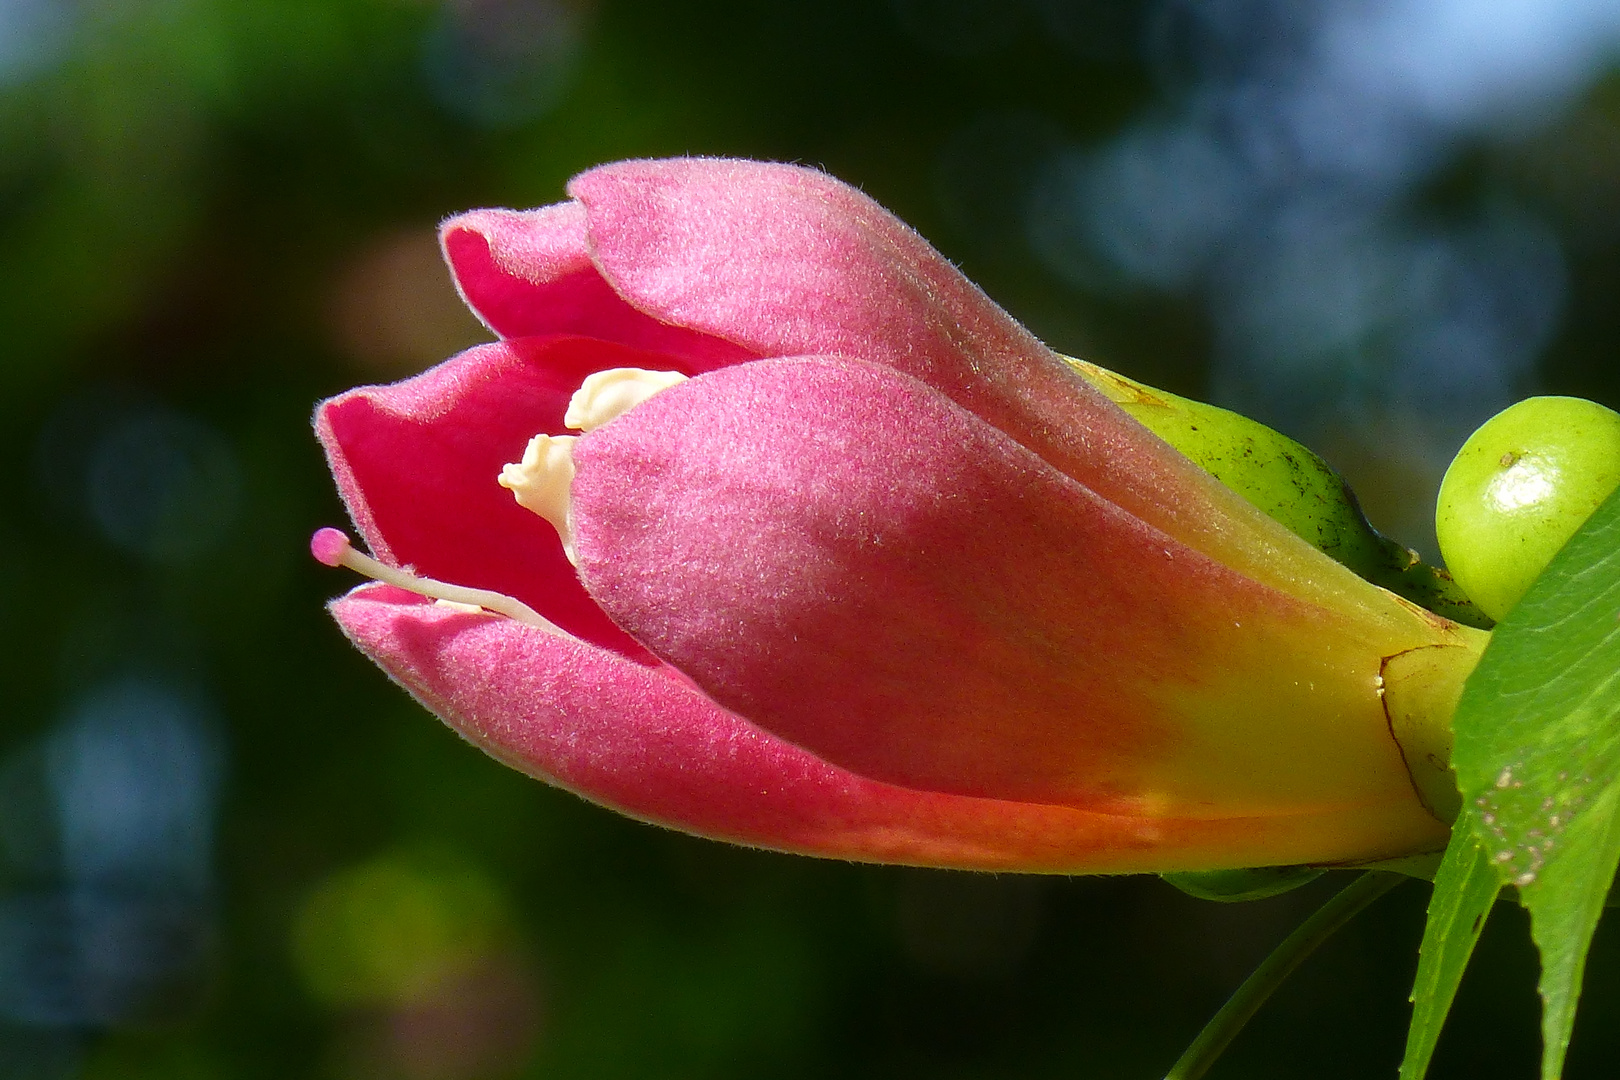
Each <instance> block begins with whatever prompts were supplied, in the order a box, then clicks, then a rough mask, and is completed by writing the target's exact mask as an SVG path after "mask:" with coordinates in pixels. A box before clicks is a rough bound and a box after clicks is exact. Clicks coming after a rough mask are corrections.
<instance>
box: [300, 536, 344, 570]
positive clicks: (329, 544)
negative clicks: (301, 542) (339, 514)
mask: <svg viewBox="0 0 1620 1080" xmlns="http://www.w3.org/2000/svg"><path fill="white" fill-rule="evenodd" d="M348 550H349V538H348V537H347V536H345V535H344V534H343V530H342V529H333V528H330V527H328V528H325V529H316V530H315V535H314V536H312V537H310V538H309V553H310V554H311V555H313V556H315V558H316V559H318V560H320V561H321V562H323V563H325V564H326V565H327V566H342V565H343V555H344V553H345V552H347V551H348Z"/></svg>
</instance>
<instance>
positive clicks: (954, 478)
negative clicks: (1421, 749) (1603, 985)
mask: <svg viewBox="0 0 1620 1080" xmlns="http://www.w3.org/2000/svg"><path fill="white" fill-rule="evenodd" d="M575 460H576V464H577V469H578V472H577V475H576V479H575V482H574V489H573V490H574V500H575V501H574V515H575V525H576V537H577V545H578V553H579V557H580V574H581V577H582V578H583V580H584V581H585V583H586V586H587V588H588V589H589V590H590V592H591V595H592V596H593V597H595V598H596V599H597V601H598V602H599V603H601V604H602V606H603V607H604V608H605V609H606V610H607V611H608V612H609V614H611V615H612V616H613V618H614V620H615V621H616V622H617V623H618V624H619V625H621V626H623V627H625V628H626V629H627V630H628V631H629V632H630V633H632V634H634V635H635V636H636V638H637V639H638V640H640V641H641V642H642V643H643V644H645V645H646V646H647V647H648V648H650V649H651V650H652V651H653V652H654V653H656V654H657V655H658V656H660V657H662V658H663V659H665V660H666V661H668V662H669V663H671V664H673V665H674V666H675V667H677V668H679V669H680V670H681V671H683V672H684V673H686V674H687V675H689V676H690V677H691V678H692V679H694V680H695V681H696V683H697V684H698V685H699V687H701V688H702V689H703V690H704V692H705V693H707V694H708V695H709V696H710V697H712V698H713V699H714V700H715V701H716V702H718V703H719V704H720V705H722V706H724V707H727V708H730V709H732V710H734V711H736V712H738V713H740V714H741V715H744V716H747V717H749V718H750V719H751V720H753V721H754V722H756V723H758V724H759V725H760V726H762V727H764V728H766V729H767V730H770V731H772V732H774V733H775V734H778V735H780V736H782V737H784V738H786V739H788V740H790V741H792V742H794V743H796V744H798V745H800V746H803V747H805V748H806V749H807V750H809V751H811V752H812V753H814V754H817V755H818V756H820V757H822V758H825V759H826V760H828V761H831V762H833V763H834V764H837V765H840V766H842V767H844V768H847V769H850V770H851V771H853V772H856V773H859V774H861V775H863V776H868V777H872V778H874V779H877V780H882V781H886V782H888V783H892V784H900V785H904V786H908V787H914V788H922V789H927V790H934V791H946V792H953V793H956V794H961V795H968V796H979V797H988V798H998V799H1018V800H1025V801H1041V802H1053V803H1063V804H1066V805H1070V806H1075V807H1079V808H1083V809H1090V810H1097V811H1104V812H1109V813H1124V814H1152V815H1162V816H1166V817H1240V816H1244V817H1246V816H1260V815H1264V814H1272V813H1277V814H1285V815H1294V814H1315V813H1325V812H1326V811H1327V810H1328V808H1330V807H1331V808H1337V809H1338V810H1339V811H1340V812H1341V813H1343V814H1345V815H1346V816H1355V815H1356V814H1359V813H1362V812H1366V813H1367V814H1368V816H1369V817H1373V816H1378V808H1386V807H1397V806H1402V807H1406V808H1407V822H1406V826H1407V830H1406V831H1407V836H1406V839H1410V838H1411V837H1412V836H1414V835H1417V836H1420V837H1430V834H1432V833H1433V831H1434V829H1435V828H1436V825H1437V823H1436V822H1435V821H1434V820H1433V819H1432V818H1430V817H1429V816H1428V815H1427V813H1426V812H1425V811H1424V810H1423V809H1422V806H1421V805H1420V804H1419V803H1418V802H1417V800H1416V799H1415V798H1414V797H1413V794H1412V789H1411V783H1410V780H1409V778H1408V776H1407V773H1406V770H1405V767H1404V765H1403V764H1402V759H1401V756H1400V753H1399V750H1398V748H1397V747H1396V745H1395V743H1394V740H1393V739H1392V738H1391V737H1390V735H1389V731H1388V728H1387V721H1386V719H1385V717H1384V715H1383V709H1382V706H1381V704H1380V701H1379V698H1378V696H1377V691H1376V687H1377V680H1378V676H1379V671H1380V666H1381V659H1382V656H1383V655H1388V654H1391V653H1393V652H1398V651H1401V649H1402V648H1404V647H1405V646H1404V645H1403V644H1398V643H1392V642H1391V641H1390V640H1388V639H1387V638H1377V637H1376V634H1377V627H1376V625H1366V624H1360V623H1355V622H1351V621H1350V620H1347V619H1345V618H1344V617H1342V616H1340V615H1337V614H1335V613H1333V612H1330V611H1326V610H1324V609H1320V608H1315V607H1311V606H1309V605H1305V604H1302V603H1301V602H1299V601H1297V600H1295V599H1293V598H1291V597H1288V596H1286V595H1284V594H1282V593H1279V592H1277V591H1275V590H1273V589H1271V588H1269V587H1267V586H1264V585H1261V584H1259V583H1257V582H1254V581H1252V580H1250V579H1248V578H1245V577H1243V576H1241V575H1239V574H1236V573H1234V572H1233V571H1231V570H1230V569H1228V568H1227V567H1224V566H1222V565H1220V564H1219V563H1216V562H1214V561H1212V560H1210V559H1208V558H1207V557H1205V556H1203V555H1200V554H1199V553H1198V552H1196V551H1193V550H1191V549H1189V548H1187V547H1186V546H1184V545H1182V544H1180V543H1178V542H1177V541H1175V540H1174V539H1172V538H1170V537H1169V536H1166V535H1165V534H1164V533H1162V532H1160V531H1158V530H1157V529H1154V528H1152V527H1151V526H1149V525H1147V524H1144V523H1143V522H1142V521H1140V520H1138V519H1136V518H1134V517H1132V516H1131V515H1129V514H1127V513H1125V512H1123V511H1122V510H1121V509H1120V508H1119V507H1117V506H1114V505H1113V504H1111V503H1109V502H1107V501H1106V500H1104V499H1102V498H1100V497H1099V496H1098V495H1097V494H1096V493H1094V492H1092V491H1090V490H1088V489H1087V488H1085V487H1083V486H1081V485H1080V484H1078V483H1076V482H1074V481H1073V480H1072V479H1071V478H1069V477H1067V476H1065V475H1064V474H1062V473H1060V472H1058V471H1057V470H1055V469H1053V468H1051V467H1050V466H1049V465H1047V464H1046V463H1045V462H1043V461H1041V460H1040V459H1039V458H1038V457H1036V456H1035V455H1033V454H1031V453H1030V452H1029V451H1028V450H1026V449H1025V448H1023V447H1022V446H1020V445H1019V444H1018V443H1016V442H1014V441H1013V440H1012V439H1010V438H1008V437H1007V436H1006V435H1005V434H1003V433H1002V432H999V431H997V430H996V429H994V428H992V427H990V426H989V425H987V424H985V423H984V422H983V421H981V420H979V419H977V418H976V417H974V416H973V415H972V414H970V413H967V412H965V411H963V410H962V409H960V408H958V407H957V406H955V405H953V404H952V403H951V402H950V401H948V400H947V399H946V398H944V397H943V396H942V395H940V394H938V393H937V392H935V391H934V390H932V389H930V388H929V387H927V386H924V385H923V384H921V383H919V382H916V381H915V380H912V379H909V378H907V377H905V376H902V375H898V374H896V373H894V372H893V371H890V370H888V369H885V368H882V367H878V366H876V365H870V364H865V363H861V362H856V361H837V360H827V359H799V360H762V361H757V362H755V363H752V364H746V365H742V366H739V367H734V368H727V369H725V370H722V371H717V372H711V373H709V374H707V375H703V376H701V377H699V378H697V379H694V380H692V381H691V382H688V383H685V384H683V385H681V386H677V387H674V388H673V389H670V390H668V391H665V392H664V393H662V394H659V395H658V396H656V397H654V398H652V399H651V400H650V401H648V402H646V403H645V404H643V405H641V406H639V407H637V408H636V409H634V410H632V411H630V412H629V413H627V414H625V415H624V416H622V417H620V418H619V419H617V420H615V421H614V422H612V423H611V424H608V425H606V426H604V427H602V428H600V429H598V430H597V431H595V432H592V433H590V434H589V435H587V436H585V437H584V438H582V439H581V441H580V442H579V444H578V445H577V447H576V455H575ZM1381 824H1384V825H1387V824H1388V823H1387V822H1382V823H1381ZM1362 839H1363V840H1364V841H1367V842H1371V841H1372V839H1373V838H1371V837H1363V838H1362Z"/></svg>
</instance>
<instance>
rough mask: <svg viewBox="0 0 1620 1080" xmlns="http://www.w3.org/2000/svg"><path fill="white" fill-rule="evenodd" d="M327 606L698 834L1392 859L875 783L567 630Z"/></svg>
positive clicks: (815, 849) (1086, 862)
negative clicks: (567, 634) (560, 633)
mask: <svg viewBox="0 0 1620 1080" xmlns="http://www.w3.org/2000/svg"><path fill="white" fill-rule="evenodd" d="M332 612H333V614H334V616H335V617H336V618H337V620H338V622H339V623H340V624H341V625H342V627H343V630H344V632H345V633H346V634H348V636H349V637H350V638H351V639H352V640H353V641H354V643H355V644H356V645H358V646H359V647H360V648H361V649H362V650H363V651H364V652H365V653H366V654H367V655H369V656H370V657H371V658H372V659H374V660H375V661H376V662H377V663H378V664H379V665H380V666H381V667H382V668H383V669H384V670H385V671H387V672H388V673H389V675H391V676H392V677H393V678H394V679H396V680H398V681H399V682H400V683H401V684H402V685H403V686H405V688H406V689H408V690H409V691H410V692H411V693H412V694H414V695H415V696H416V697H417V698H418V700H420V701H421V702H422V703H423V704H424V705H425V706H427V707H428V708H429V709H431V710H432V711H433V712H435V713H437V714H438V715H439V716H440V717H442V718H443V719H444V720H445V721H446V722H448V723H449V724H450V725H451V726H452V727H454V728H455V729H456V730H458V731H459V732H461V734H462V735H464V736H465V737H466V738H467V739H469V740H470V741H472V742H473V743H475V744H477V745H478V746H480V747H482V748H484V749H485V750H486V751H488V752H489V753H490V754H492V755H493V756H495V757H497V758H499V759H500V760H501V761H503V762H505V763H506V764H508V765H510V766H512V767H514V768H517V769H519V770H521V771H523V772H526V773H528V774H529V775H531V776H536V777H539V778H541V779H544V780H547V781H549V782H551V783H554V784H557V785H559V786H561V787H564V788H568V789H570V790H572V791H574V792H577V793H578V794H580V795H583V796H585V797H586V798H588V799H591V800H593V801H596V802H599V803H603V804H605V805H607V806H610V807H612V808H614V809H616V810H618V811H620V812H622V813H625V814H629V815H631V816H633V817H637V818H640V819H642V820H645V821H650V822H655V823H658V824H663V825H669V826H672V827H675V828H679V829H683V830H685V831H687V832H694V833H698V834H700V835H704V836H709V837H713V838H716V839H721V840H728V841H731V842H734V843H741V844H750V845H757V846H761V847H768V848H774V849H777V850H781V851H790V852H797V853H802V854H809V855H824V856H833V857H838V858H848V859H859V860H868V861H878V862H891V863H910V864H916V865H925V866H950V867H963V868H975V869H987V870H998V869H999V870H1026V871H1052V872H1088V873H1110V872H1133V871H1161V870H1174V869H1192V868H1213V867H1225V866H1245V865H1262V864H1274V863H1298V862H1306V861H1313V860H1324V859H1327V860H1342V859H1352V858H1371V857H1377V856H1380V855H1388V854H1395V853H1397V852H1396V849H1394V848H1392V847H1390V846H1388V844H1387V842H1385V843H1382V844H1380V843H1374V844H1372V845H1371V846H1368V845H1365V844H1363V846H1361V847H1358V848H1348V847H1346V846H1344V845H1343V844H1338V845H1335V844H1334V843H1332V842H1331V841H1329V840H1327V839H1325V837H1326V836H1327V835H1328V833H1327V832H1326V831H1325V830H1324V824H1325V823H1324V822H1322V821H1319V820H1315V819H1311V818H1284V817H1271V818H1260V819H1255V820H1224V821H1208V820H1202V821H1193V820H1175V819H1155V818H1152V817H1148V816H1132V815H1110V814H1098V813H1089V812H1086V811H1082V810H1076V809H1072V808H1068V807H1060V806H1043V805H1039V804H1029V803H1016V802H1004V801H998V800H989V799H972V798H964V797H960V796H952V795H941V794H934V793H929V792H920V791H912V790H907V789H905V788H900V787H894V786H890V785H887V784H880V783H875V782H873V781H870V780H865V779H862V778H861V777H859V776H856V775H853V774H851V773H849V772H847V771H845V770H842V769H838V768H835V767H833V766H831V765H828V764H827V763H826V762H824V761H822V760H820V759H818V758H816V757H814V756H813V755H810V754H808V753H806V752H804V751H803V750H800V749H798V748H797V747H794V746H792V745H790V744H788V743H785V742H783V741H782V740H780V739H778V738H775V737H774V736H772V735H769V734H768V733H766V732H764V731H761V730H760V729H758V728H757V727H755V726H753V725H751V724H749V723H748V722H747V721H745V720H742V719H740V718H739V717H737V716H735V715H733V714H731V713H728V712H726V711H724V710H722V709H720V708H717V707H716V706H715V705H714V704H712V703H711V702H709V701H708V700H707V699H705V698H704V697H703V696H702V695H701V694H699V693H697V692H696V691H694V690H693V689H691V688H690V687H689V686H688V685H686V684H685V683H683V682H682V681H680V680H679V678H678V677H676V676H674V675H672V674H670V673H669V672H668V670H667V669H660V668H649V667H644V666H642V665H639V664H635V663H631V662H629V661H626V660H624V659H623V658H621V657H620V656H618V655H616V654H614V653H612V652H610V651H608V650H604V649H599V648H596V647H593V646H591V645H588V644H585V643H583V642H579V641H574V640H570V639H566V638H561V637H557V636H555V635H550V634H547V633H545V632H543V631H538V630H534V629H533V628H530V627H526V626H521V625H519V624H517V623H514V622H511V621H510V620H506V619H501V618H497V617H493V616H487V615H471V614H461V613H457V612H453V611H449V610H446V609H444V608H438V607H434V606H432V605H431V604H424V603H422V602H421V601H420V599H419V598H417V597H412V596H409V595H408V594H404V593H400V592H398V591H397V590H393V589H388V588H385V587H378V586H367V587H365V588H362V589H360V590H357V591H356V592H354V593H351V594H349V595H348V596H346V597H343V598H342V599H340V600H338V601H336V602H334V603H333V605H332ZM1375 816H1376V815H1375ZM1385 824H1387V822H1384V821H1374V822H1370V823H1369V829H1368V831H1369V832H1372V831H1373V830H1375V829H1376V828H1377V826H1379V825H1385Z"/></svg>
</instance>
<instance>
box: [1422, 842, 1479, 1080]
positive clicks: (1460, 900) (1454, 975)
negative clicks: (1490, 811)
mask: <svg viewBox="0 0 1620 1080" xmlns="http://www.w3.org/2000/svg"><path fill="white" fill-rule="evenodd" d="M1501 891H1502V881H1501V878H1500V877H1498V876H1497V872H1496V868H1495V867H1494V866H1492V865H1491V862H1490V856H1489V855H1488V854H1486V852H1485V850H1484V849H1483V848H1481V847H1480V846H1479V844H1478V843H1476V842H1475V840H1474V836H1473V834H1472V833H1471V832H1469V830H1467V829H1458V830H1456V831H1455V832H1453V833H1452V834H1451V843H1450V845H1449V846H1447V848H1446V855H1445V858H1443V859H1441V860H1440V869H1439V872H1437V873H1436V874H1435V876H1434V893H1433V894H1432V895H1431V896H1430V897H1429V921H1428V922H1427V923H1426V924H1425V925H1424V927H1423V944H1422V945H1421V946H1420V947H1419V949H1418V969H1417V980H1416V981H1415V982H1414V983H1413V985H1412V1026H1411V1028H1409V1029H1408V1030H1407V1033H1406V1056H1405V1057H1404V1058H1402V1059H1401V1076H1400V1080H1423V1076H1424V1074H1425V1073H1426V1072H1428V1071H1429V1059H1430V1058H1431V1057H1433V1056H1434V1047H1435V1043H1437V1042H1439V1040H1440V1029H1441V1028H1442V1027H1443V1026H1444V1025H1445V1022H1446V1014H1447V1013H1448V1012H1450V1011H1451V1002H1452V1000H1453V999H1454V998H1455V997H1456V996H1457V986H1458V984H1459V983H1461V982H1462V977H1463V971H1464V969H1466V968H1467V967H1468V959H1469V957H1471V956H1472V955H1473V954H1474V943H1475V942H1477V941H1478V940H1479V933H1480V931H1481V930H1483V929H1484V928H1485V919H1486V917H1487V916H1489V915H1490V913H1491V906H1492V905H1493V904H1495V903H1496V897H1497V894H1498V893H1500V892H1501Z"/></svg>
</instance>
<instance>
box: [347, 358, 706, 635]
mask: <svg viewBox="0 0 1620 1080" xmlns="http://www.w3.org/2000/svg"><path fill="white" fill-rule="evenodd" d="M618 366H633V367H650V368H671V367H676V366H678V364H677V363H676V362H675V361H674V360H672V359H671V358H668V357H664V356H659V355H653V354H647V353H642V352H638V351H635V350H631V349H628V348H625V347H624V346H622V345H614V344H611V343H608V342H603V341H594V340H591V339H587V338H522V339H518V340H515V341H505V342H498V343H495V344H490V345H481V346H479V347H477V348H474V349H470V350H468V351H467V352H465V353H462V354H461V355H460V356H458V357H456V358H454V359H452V360H448V361H446V362H445V363H443V364H440V365H439V366H437V367H435V368H433V369H431V370H430V371H427V372H424V373H423V374H421V375H418V376H416V377H415V378H411V379H406V380H405V381H403V382H399V383H395V384H393V385H392V386H366V387H360V388H359V389H356V390H350V391H348V392H347V393H344V394H341V395H339V396H338V397H335V398H332V399H331V400H329V401H326V402H323V403H322V404H321V405H320V406H319V408H317V410H316V412H315V431H316V434H317V436H318V437H319V438H320V441H321V445H322V446H323V447H324V448H325V450H326V456H327V460H328V462H329V463H330V465H331V468H332V474H333V476H334V477H336V479H337V485H338V490H339V492H340V493H341V494H342V496H343V500H344V503H345V504H346V505H347V506H348V508H349V513H350V516H351V517H353V519H354V523H355V526H356V527H357V528H358V529H359V531H360V534H361V536H362V537H364V539H365V541H366V544H367V545H368V546H369V547H370V548H371V550H372V552H373V553H374V554H375V555H376V556H377V557H378V558H380V559H382V560H383V561H385V562H389V563H392V564H394V565H399V566H414V567H415V568H416V570H417V572H418V573H420V574H422V575H424V576H427V577H433V578H438V579H440V580H442V581H448V582H451V583H453V584H456V585H466V586H470V587H473V588H480V589H493V590H495V591H496V592H501V593H505V594H507V595H509V596H515V597H517V598H518V599H520V600H522V601H523V602H524V603H526V604H528V605H529V606H530V607H533V608H534V609H535V610H537V611H539V612H540V613H541V614H543V615H545V616H546V617H547V618H549V619H551V620H552V621H553V622H555V623H557V624H558V625H559V626H561V627H563V628H564V629H566V630H568V631H570V632H571V633H575V634H578V635H580V636H581V637H583V638H586V639H587V640H590V641H594V642H598V643H600V644H603V645H606V646H608V647H609V648H614V649H617V650H619V651H620V652H623V653H625V654H626V655H630V656H636V657H641V658H643V659H645V658H646V653H645V651H644V650H643V649H642V648H641V647H640V646H639V645H637V644H636V643H635V642H634V641H633V640H631V639H630V638H629V637H628V636H626V635H625V634H624V633H622V632H621V631H620V630H619V629H618V628H617V627H615V626H614V625H613V624H612V622H610V621H609V620H608V618H607V617H606V616H605V615H604V614H603V613H602V611H601V609H600V608H598V607H597V606H596V604H595V603H594V602H593V601H592V600H591V599H590V597H588V596H586V595H585V591H584V590H583V589H582V588H581V587H580V584H579V579H578V577H577V576H576V575H575V573H574V568H573V567H572V566H571V565H570V564H569V562H568V560H567V558H565V557H564V555H563V551H562V545H561V543H560V542H559V541H558V539H557V533H556V531H555V530H554V529H553V528H552V527H551V525H550V524H548V523H547V522H546V521H544V520H543V519H541V518H539V517H537V516H536V515H534V514H533V513H531V512H529V511H528V510H525V509H523V508H522V507H520V506H518V505H517V503H516V502H515V501H514V500H513V498H512V493H511V492H510V491H507V490H506V489H505V488H503V487H501V486H500V485H499V484H497V483H496V482H495V478H496V476H498V475H499V473H500V471H501V466H502V465H504V464H506V463H507V462H511V461H517V460H519V459H521V458H522V456H523V450H524V447H525V446H526V445H527V444H528V441H529V439H530V437H532V436H534V435H536V434H539V433H541V432H547V433H560V432H562V431H563V430H564V429H563V425H562V418H563V412H564V410H565V409H566V408H567V405H568V399H569V398H570V397H571V396H572V395H573V393H574V391H575V390H577V389H579V384H580V382H581V381H582V380H583V379H584V377H585V376H586V375H587V374H589V373H590V372H592V371H597V370H600V369H602V368H607V367H618Z"/></svg>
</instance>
